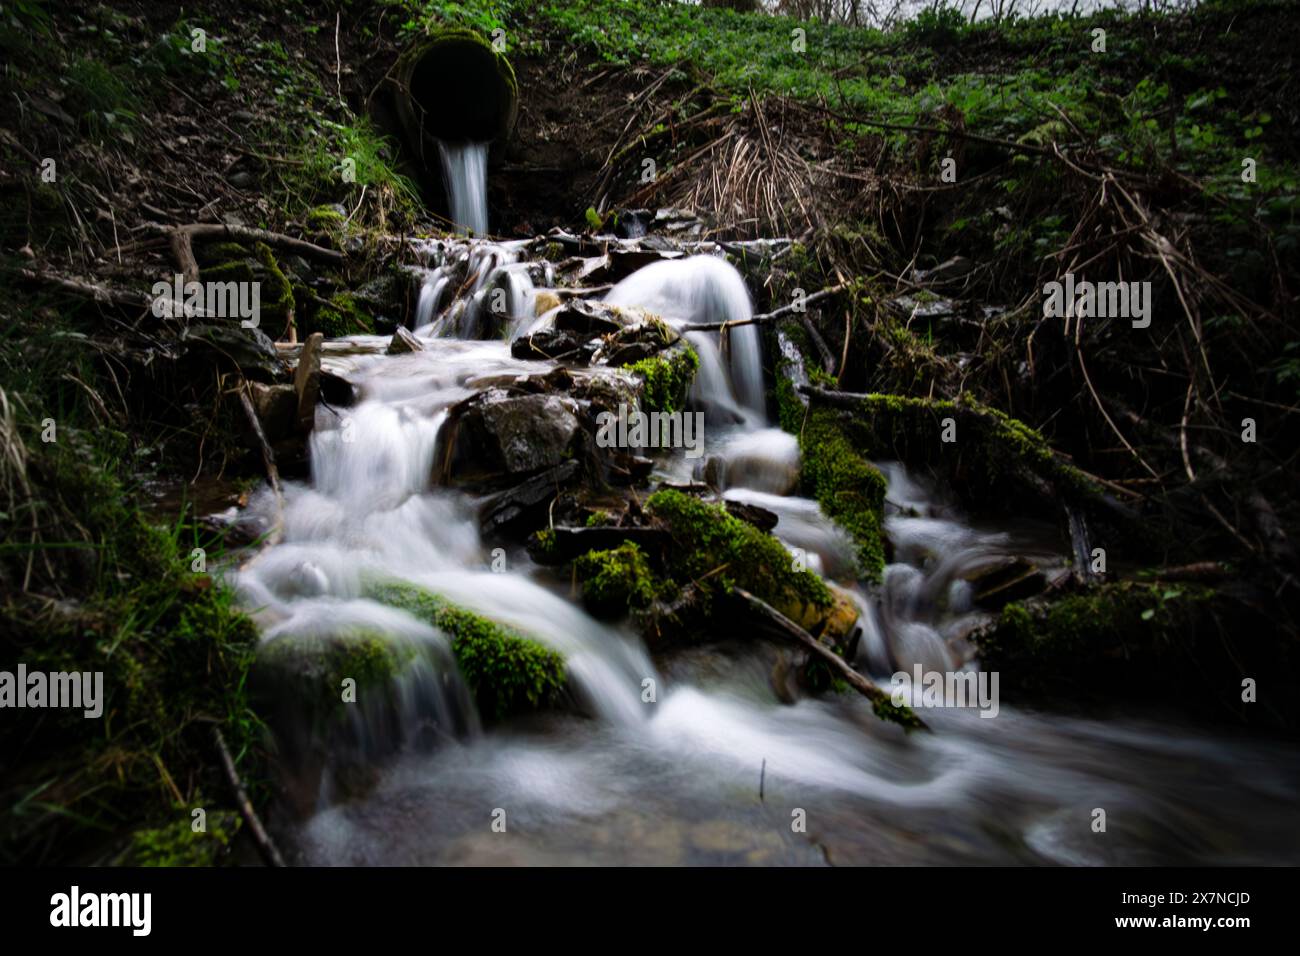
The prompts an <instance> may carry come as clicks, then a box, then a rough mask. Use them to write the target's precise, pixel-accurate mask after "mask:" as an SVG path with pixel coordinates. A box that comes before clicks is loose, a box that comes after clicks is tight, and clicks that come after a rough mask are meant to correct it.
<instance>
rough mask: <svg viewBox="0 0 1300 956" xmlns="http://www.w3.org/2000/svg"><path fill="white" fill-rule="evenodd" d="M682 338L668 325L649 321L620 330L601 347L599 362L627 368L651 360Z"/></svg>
mask: <svg viewBox="0 0 1300 956" xmlns="http://www.w3.org/2000/svg"><path fill="white" fill-rule="evenodd" d="M679 338H681V336H679V335H678V334H677V333H676V332H675V331H673V329H672V327H671V326H670V325H668V323H666V322H664V321H662V320H660V319H655V318H651V319H647V320H646V321H644V322H637V323H636V324H634V325H628V326H625V327H624V328H621V329H619V330H618V331H617V332H615V333H614V334H613V335H611V336H609V337H608V338H607V339H606V340H605V342H604V343H603V344H602V345H601V349H600V353H599V357H598V361H601V362H604V363H606V364H609V365H618V366H625V365H631V364H633V363H635V362H639V361H641V360H642V359H647V358H650V357H651V356H652V355H657V354H658V353H659V352H661V351H663V350H664V349H666V348H668V347H669V346H671V345H672V344H674V343H675V342H677V340H678V339H679Z"/></svg>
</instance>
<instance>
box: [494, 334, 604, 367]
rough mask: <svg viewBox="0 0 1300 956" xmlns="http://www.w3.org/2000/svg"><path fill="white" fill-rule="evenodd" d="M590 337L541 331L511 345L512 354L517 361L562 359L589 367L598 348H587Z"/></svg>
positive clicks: (522, 337) (523, 337)
mask: <svg viewBox="0 0 1300 956" xmlns="http://www.w3.org/2000/svg"><path fill="white" fill-rule="evenodd" d="M589 341H590V336H588V335H587V334H585V333H582V332H573V331H568V330H564V329H539V330H538V331H536V332H534V333H532V334H531V335H524V336H520V337H519V338H517V339H515V340H514V341H513V342H511V343H510V354H511V355H512V356H514V357H515V358H517V359H561V360H563V361H566V362H573V363H574V364H576V365H588V364H590V362H591V358H592V356H593V355H594V354H595V352H596V346H595V345H593V346H592V347H591V348H589V349H588V348H586V346H587V343H588V342H589Z"/></svg>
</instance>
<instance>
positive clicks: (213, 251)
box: [194, 242, 251, 266]
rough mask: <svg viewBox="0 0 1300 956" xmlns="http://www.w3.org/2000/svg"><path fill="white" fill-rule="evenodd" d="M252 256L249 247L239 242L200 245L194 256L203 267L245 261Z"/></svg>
mask: <svg viewBox="0 0 1300 956" xmlns="http://www.w3.org/2000/svg"><path fill="white" fill-rule="evenodd" d="M250 255H251V253H250V252H249V250H248V247H247V246H245V245H243V244H242V243H238V242H209V243H200V244H199V245H198V246H197V247H196V248H195V250H194V256H195V258H196V259H198V261H199V265H201V266H208V265H218V264H220V263H223V262H229V261H231V260H232V259H239V260H243V259H247V258H249V256H250Z"/></svg>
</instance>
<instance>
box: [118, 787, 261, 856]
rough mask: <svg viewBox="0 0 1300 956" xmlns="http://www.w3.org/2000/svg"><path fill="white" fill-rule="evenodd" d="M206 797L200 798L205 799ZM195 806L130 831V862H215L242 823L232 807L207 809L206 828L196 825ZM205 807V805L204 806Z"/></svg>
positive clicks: (223, 853)
mask: <svg viewBox="0 0 1300 956" xmlns="http://www.w3.org/2000/svg"><path fill="white" fill-rule="evenodd" d="M202 802H203V801H200V803H202ZM192 809H193V808H189V807H181V808H178V809H177V810H176V811H175V812H176V813H177V815H178V816H179V819H177V820H176V821H175V822H174V823H171V824H168V825H166V826H160V827H153V828H150V829H145V830H136V831H135V832H134V833H133V834H131V847H130V850H129V851H128V856H127V859H126V861H125V862H126V864H127V865H129V866H214V865H215V864H217V863H218V862H220V861H221V859H222V857H224V856H225V855H226V854H227V853H228V852H229V849H230V844H231V842H232V841H233V840H234V838H235V835H236V834H237V833H238V832H239V828H240V826H241V824H242V823H243V820H242V819H241V818H240V816H239V814H238V813H236V812H234V811H233V810H213V811H207V813H206V818H205V820H204V826H205V829H204V830H203V831H199V832H196V831H195V830H194V828H193V823H194V818H193V816H192V815H191V812H190V811H191V810H192ZM205 809H206V808H205Z"/></svg>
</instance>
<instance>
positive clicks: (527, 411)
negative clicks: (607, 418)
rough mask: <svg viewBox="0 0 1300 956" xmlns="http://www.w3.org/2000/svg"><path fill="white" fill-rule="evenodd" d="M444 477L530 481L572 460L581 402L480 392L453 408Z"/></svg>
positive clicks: (578, 426) (578, 429) (546, 396)
mask: <svg viewBox="0 0 1300 956" xmlns="http://www.w3.org/2000/svg"><path fill="white" fill-rule="evenodd" d="M448 421H449V423H454V424H453V427H452V428H451V429H450V430H449V436H450V437H449V438H448V439H447V440H448V441H449V442H450V445H449V450H450V454H448V455H447V456H446V459H447V465H446V470H445V472H444V475H443V478H444V480H446V481H451V482H455V483H460V482H471V481H481V480H497V479H501V478H511V477H519V476H527V475H531V474H534V473H536V472H538V471H542V470H543V469H546V468H553V467H555V466H556V465H558V464H560V463H561V462H563V461H565V460H566V459H568V458H570V457H571V456H572V453H573V451H574V446H575V443H576V440H577V437H578V433H579V431H580V425H579V420H578V403H577V402H575V401H573V400H572V399H570V398H567V397H561V396H558V395H511V394H510V393H509V392H507V391H506V390H505V389H500V388H493V389H488V390H487V391H485V392H480V393H479V394H478V395H475V396H473V397H471V398H469V399H466V400H465V401H464V402H462V403H460V404H459V405H457V406H456V407H455V408H453V409H452V412H451V416H450V417H449V419H448Z"/></svg>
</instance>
